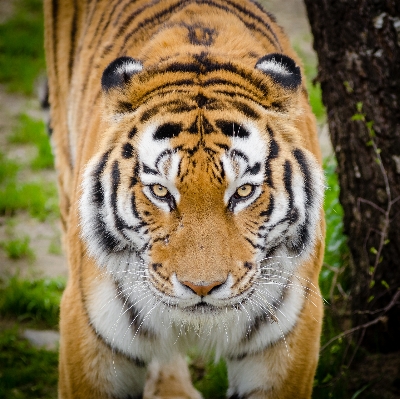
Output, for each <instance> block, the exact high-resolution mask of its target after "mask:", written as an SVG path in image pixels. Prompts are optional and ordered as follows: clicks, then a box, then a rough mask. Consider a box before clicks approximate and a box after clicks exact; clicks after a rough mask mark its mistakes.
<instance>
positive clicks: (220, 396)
mask: <svg viewBox="0 0 400 399" xmlns="http://www.w3.org/2000/svg"><path fill="white" fill-rule="evenodd" d="M194 386H195V387H196V389H197V390H199V391H200V392H201V393H202V395H203V398H204V399H224V398H225V397H226V391H227V389H228V376H227V370H226V364H225V362H224V361H223V360H220V361H219V362H218V363H215V362H208V363H207V364H206V365H205V367H204V370H203V372H202V373H201V376H200V378H196V377H195V378H194Z"/></svg>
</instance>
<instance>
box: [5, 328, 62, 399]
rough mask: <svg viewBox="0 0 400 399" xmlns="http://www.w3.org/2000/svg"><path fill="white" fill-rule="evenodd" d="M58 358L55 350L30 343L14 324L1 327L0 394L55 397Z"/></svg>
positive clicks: (23, 398) (17, 398) (24, 397)
mask: <svg viewBox="0 0 400 399" xmlns="http://www.w3.org/2000/svg"><path fill="white" fill-rule="evenodd" d="M57 362H58V354H57V353H56V352H51V351H47V350H44V349H37V348H34V347H32V346H31V345H30V344H29V343H28V342H27V341H25V340H23V339H21V338H19V337H18V331H17V328H15V327H14V328H12V329H7V330H3V331H1V330H0V398H7V399H27V398H42V399H50V398H55V397H57V376H58V371H57Z"/></svg>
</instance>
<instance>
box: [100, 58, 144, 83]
mask: <svg viewBox="0 0 400 399" xmlns="http://www.w3.org/2000/svg"><path fill="white" fill-rule="evenodd" d="M142 69H143V64H142V63H141V62H140V61H138V60H135V59H134V58H131V57H120V58H117V59H116V60H114V61H113V62H112V63H111V64H110V65H108V67H107V68H106V69H105V70H104V72H103V76H102V78H101V87H102V89H103V90H104V91H108V90H110V89H112V88H115V87H123V86H124V85H125V84H126V83H128V82H129V81H130V79H131V78H132V76H133V75H135V74H137V73H139V72H140V71H142Z"/></svg>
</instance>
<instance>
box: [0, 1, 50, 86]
mask: <svg viewBox="0 0 400 399" xmlns="http://www.w3.org/2000/svg"><path fill="white" fill-rule="evenodd" d="M14 6H15V12H14V13H13V15H12V16H11V17H10V18H9V19H7V20H6V21H5V22H4V23H2V24H0V83H4V84H5V85H6V87H7V89H8V90H9V91H19V92H22V93H23V94H32V92H33V86H34V81H35V79H36V78H37V76H38V75H39V73H40V72H41V71H44V70H45V62H44V50H43V26H44V23H43V14H42V1H41V0H19V1H18V2H16V4H15V5H14Z"/></svg>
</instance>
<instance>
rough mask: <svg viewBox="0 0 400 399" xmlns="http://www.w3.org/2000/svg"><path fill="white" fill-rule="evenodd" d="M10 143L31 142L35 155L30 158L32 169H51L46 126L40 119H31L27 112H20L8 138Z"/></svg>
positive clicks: (50, 154)
mask: <svg viewBox="0 0 400 399" xmlns="http://www.w3.org/2000/svg"><path fill="white" fill-rule="evenodd" d="M8 140H9V142H10V143H12V144H33V145H34V146H35V147H36V149H37V155H36V157H35V158H34V159H33V160H32V162H31V166H32V168H33V169H51V168H52V167H53V165H54V159H53V154H52V150H51V146H50V141H49V137H48V134H47V132H46V126H45V124H44V122H43V121H42V120H37V119H32V118H31V117H30V116H29V115H27V114H20V115H19V118H18V124H17V127H16V129H15V130H14V132H13V133H12V134H11V135H10V136H9V138H8Z"/></svg>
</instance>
